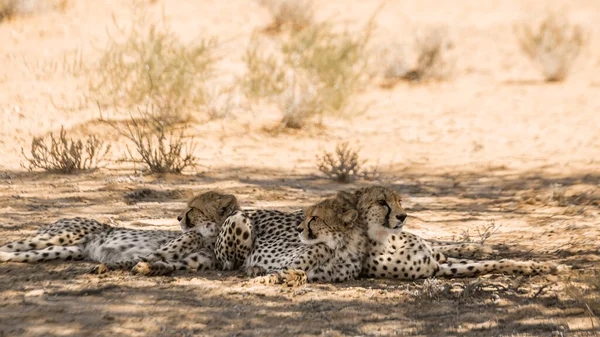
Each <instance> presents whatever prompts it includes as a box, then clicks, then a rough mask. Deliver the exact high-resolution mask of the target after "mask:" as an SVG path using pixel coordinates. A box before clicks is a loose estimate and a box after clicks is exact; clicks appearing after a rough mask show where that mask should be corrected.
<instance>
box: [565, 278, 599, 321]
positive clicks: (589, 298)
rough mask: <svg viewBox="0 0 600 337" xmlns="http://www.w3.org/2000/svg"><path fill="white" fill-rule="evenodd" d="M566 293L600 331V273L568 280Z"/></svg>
mask: <svg viewBox="0 0 600 337" xmlns="http://www.w3.org/2000/svg"><path fill="white" fill-rule="evenodd" d="M565 291H566V293H567V295H568V296H569V297H571V298H572V299H573V300H574V301H575V302H577V303H578V304H579V305H580V306H581V307H582V308H583V309H584V310H585V311H586V313H587V314H588V316H589V317H590V319H591V320H592V326H593V327H594V328H595V329H597V330H600V318H599V317H598V316H599V315H600V271H599V270H591V271H588V272H586V273H582V274H581V275H580V276H579V277H577V278H575V279H572V280H568V282H567V286H566V287H565Z"/></svg>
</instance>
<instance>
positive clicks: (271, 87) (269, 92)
mask: <svg viewBox="0 0 600 337" xmlns="http://www.w3.org/2000/svg"><path fill="white" fill-rule="evenodd" d="M243 61H244V63H245V64H246V67H247V68H248V71H247V72H246V73H245V74H244V76H243V77H242V78H241V79H240V85H241V87H242V89H243V90H244V92H245V93H246V95H247V96H248V97H250V98H253V99H258V98H263V97H265V98H268V99H271V98H273V97H277V96H278V95H279V94H281V93H282V92H283V91H284V90H285V73H286V68H285V67H284V65H283V64H282V62H281V61H280V60H279V59H278V58H277V57H276V56H275V55H273V54H270V55H269V54H267V53H265V52H264V46H263V45H262V44H261V42H260V39H259V36H258V35H256V34H255V35H253V36H252V38H251V40H250V43H249V45H248V48H247V49H246V52H245V54H244V57H243Z"/></svg>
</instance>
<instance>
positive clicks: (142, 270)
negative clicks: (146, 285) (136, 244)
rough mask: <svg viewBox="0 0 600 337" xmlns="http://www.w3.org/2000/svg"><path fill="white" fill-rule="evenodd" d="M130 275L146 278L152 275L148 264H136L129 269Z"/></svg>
mask: <svg viewBox="0 0 600 337" xmlns="http://www.w3.org/2000/svg"><path fill="white" fill-rule="evenodd" d="M131 273H133V274H138V275H144V276H148V275H151V274H152V266H150V264H149V263H148V262H138V263H137V264H136V265H135V266H133V268H132V269H131Z"/></svg>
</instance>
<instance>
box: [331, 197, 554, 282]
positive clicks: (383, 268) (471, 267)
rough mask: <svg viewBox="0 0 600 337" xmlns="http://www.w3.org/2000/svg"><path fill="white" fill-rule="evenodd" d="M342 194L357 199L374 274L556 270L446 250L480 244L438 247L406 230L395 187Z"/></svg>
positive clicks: (366, 268) (366, 264)
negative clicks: (471, 257) (455, 255)
mask: <svg viewBox="0 0 600 337" xmlns="http://www.w3.org/2000/svg"><path fill="white" fill-rule="evenodd" d="M337 197H338V198H341V199H344V200H348V199H352V198H353V197H354V198H355V202H356V205H357V209H358V213H359V218H360V222H361V225H362V226H365V228H366V232H367V236H368V243H367V254H366V256H365V259H364V261H363V269H362V274H363V275H367V276H369V277H385V278H396V279H405V280H406V279H413V280H414V279H420V278H427V277H433V276H446V277H468V276H476V275H481V274H487V273H495V272H497V273H506V274H511V273H512V274H521V275H533V274H539V273H545V272H552V271H555V266H554V265H553V264H550V263H537V262H533V261H526V262H521V261H513V260H500V261H472V260H459V259H456V258H450V257H447V256H446V254H445V253H446V252H450V253H456V252H462V251H463V250H461V247H463V248H464V250H466V253H470V252H472V251H474V250H477V249H476V244H471V245H468V244H467V245H459V246H458V247H452V246H451V245H449V246H448V245H442V246H435V245H432V244H430V243H429V242H427V241H426V240H423V239H422V238H420V237H418V236H416V235H414V234H411V233H407V232H402V231H401V228H402V225H403V224H404V222H405V221H406V213H405V212H404V210H403V209H402V205H401V200H400V197H399V195H398V194H397V193H396V192H395V191H394V190H392V189H390V188H385V187H381V186H373V187H367V188H362V189H359V190H357V191H355V192H354V193H348V192H340V193H338V196H337Z"/></svg>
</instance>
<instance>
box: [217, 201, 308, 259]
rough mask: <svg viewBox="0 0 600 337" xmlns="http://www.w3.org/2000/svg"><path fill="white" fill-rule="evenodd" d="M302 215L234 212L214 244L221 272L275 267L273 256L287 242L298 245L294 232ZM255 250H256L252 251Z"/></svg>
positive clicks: (294, 213) (270, 211) (260, 211)
mask: <svg viewBox="0 0 600 337" xmlns="http://www.w3.org/2000/svg"><path fill="white" fill-rule="evenodd" d="M303 219H304V211H302V210H298V211H295V212H281V211H276V210H243V211H242V210H238V211H236V212H234V213H233V214H232V215H231V216H230V217H229V218H227V219H226V220H225V222H224V224H223V227H222V228H221V230H220V232H219V235H218V237H217V241H216V244H215V256H216V259H217V262H218V263H219V265H220V267H221V268H222V269H223V270H238V269H246V268H247V265H249V264H251V263H252V265H260V266H263V267H265V268H267V269H268V268H270V266H275V267H277V266H279V261H278V260H277V256H279V255H280V254H281V253H282V252H283V247H284V246H285V245H286V244H287V243H288V242H296V243H299V242H300V241H299V238H298V234H297V233H296V231H295V229H296V227H298V225H299V224H300V223H301V222H302V220H303ZM255 248H256V249H255Z"/></svg>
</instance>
